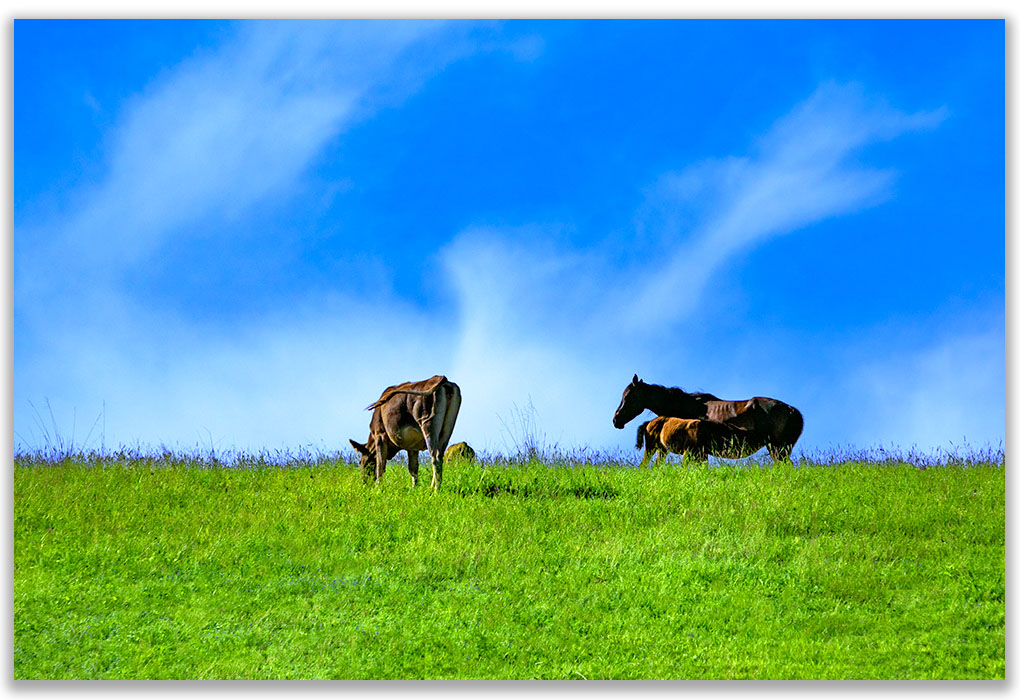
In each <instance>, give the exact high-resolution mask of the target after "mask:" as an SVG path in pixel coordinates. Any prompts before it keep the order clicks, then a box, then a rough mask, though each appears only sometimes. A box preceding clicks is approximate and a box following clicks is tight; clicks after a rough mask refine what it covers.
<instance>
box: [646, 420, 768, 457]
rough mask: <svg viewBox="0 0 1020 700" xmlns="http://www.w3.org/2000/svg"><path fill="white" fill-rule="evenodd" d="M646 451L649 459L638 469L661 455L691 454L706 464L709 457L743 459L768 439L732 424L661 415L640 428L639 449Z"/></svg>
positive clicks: (763, 444) (762, 445)
mask: <svg viewBox="0 0 1020 700" xmlns="http://www.w3.org/2000/svg"><path fill="white" fill-rule="evenodd" d="M642 446H644V448H645V457H644V459H642V460H641V464H640V465H638V466H641V467H643V466H645V465H646V464H648V462H649V461H651V459H652V458H653V457H655V455H656V454H657V453H658V454H660V455H665V453H667V452H672V453H674V454H678V455H683V456H684V457H686V456H687V455H690V456H691V457H692V458H694V459H696V460H698V461H701V462H704V461H705V460H706V459H707V458H708V455H710V454H711V455H716V456H717V457H725V458H726V459H740V458H741V457H747V456H749V455H753V454H754V453H755V452H757V451H758V450H760V449H761V448H762V447H764V446H765V436H764V435H762V434H760V433H757V432H755V431H753V430H747V429H746V428H737V427H736V426H732V425H729V424H728V423H718V422H716V421H714V420H703V419H700V418H667V417H665V416H659V417H658V418H654V419H652V420H650V421H645V422H644V423H642V424H641V425H639V426H638V429H637V448H638V449H641V447H642Z"/></svg>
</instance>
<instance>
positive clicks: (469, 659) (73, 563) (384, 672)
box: [14, 455, 1005, 679]
mask: <svg viewBox="0 0 1020 700" xmlns="http://www.w3.org/2000/svg"><path fill="white" fill-rule="evenodd" d="M14 467H15V469H14V677H15V678H16V679H26V678H197V679H210V678H345V679H347V678H575V679H577V678H587V679H602V678H661V679H673V678H758V679H763V678H777V679H791V678H883V679H886V678H888V679H891V678H909V679H924V678H1003V677H1004V676H1005V604H1004V598H1005V467H1004V459H1003V458H1002V457H1001V456H1000V457H999V459H998V460H993V461H991V462H988V463H981V462H978V463H970V464H957V465H949V466H939V467H931V468H920V467H918V466H917V465H912V464H903V463H900V464H897V463H895V462H886V463H874V462H869V463H865V462H855V461H848V462H843V463H832V464H811V463H806V462H802V463H801V464H799V465H790V464H780V465H775V466H771V465H769V466H732V465H730V466H725V465H722V466H720V465H716V466H711V465H704V464H702V465H693V466H684V467H680V466H677V465H670V464H666V465H661V466H658V467H655V468H653V469H649V470H636V469H633V468H629V467H627V466H624V465H620V464H612V463H609V464H604V465H599V464H587V465H583V464H582V465H578V464H574V465H572V466H570V465H565V464H563V463H556V462H552V463H543V462H540V461H532V462H525V463H520V464H512V463H511V464H507V463H504V464H490V465H488V466H486V467H480V466H478V465H468V464H455V465H449V466H448V467H447V469H446V472H445V475H444V476H445V479H444V484H443V491H442V492H441V493H439V494H433V493H431V492H430V491H429V490H428V489H427V488H420V489H418V490H417V491H412V490H411V489H410V486H409V480H408V476H407V472H406V470H405V469H404V468H402V467H400V466H399V465H396V464H393V465H391V466H390V469H389V470H388V472H387V475H386V479H385V481H384V482H383V484H382V486H381V487H378V488H377V487H371V486H369V487H366V486H365V485H363V484H362V482H361V477H360V474H359V473H358V472H357V470H356V469H355V468H354V467H353V466H351V465H348V464H345V463H343V462H341V461H336V460H331V459H329V458H319V459H315V460H300V459H298V460H291V461H288V462H285V463H284V464H282V465H274V464H272V463H270V462H268V461H265V460H259V459H251V460H247V461H245V460H240V461H238V462H236V463H235V464H234V465H233V466H231V467H229V468H228V467H225V466H223V465H221V464H219V463H217V462H215V461H212V462H211V461H210V460H208V459H205V460H203V459H198V458H194V459H192V458H179V457H174V456H172V455H163V456H155V457H144V456H137V455H135V456H120V457H118V456H107V457H103V458H90V459H85V458H70V459H63V460H50V459H42V458H38V457H31V456H25V455H21V456H18V457H16V458H15V464H14ZM427 469H428V467H427V465H426V464H423V470H427ZM423 473H426V474H427V471H424V472H423ZM423 481H427V479H423Z"/></svg>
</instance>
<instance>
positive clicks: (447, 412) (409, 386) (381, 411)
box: [350, 375, 460, 491]
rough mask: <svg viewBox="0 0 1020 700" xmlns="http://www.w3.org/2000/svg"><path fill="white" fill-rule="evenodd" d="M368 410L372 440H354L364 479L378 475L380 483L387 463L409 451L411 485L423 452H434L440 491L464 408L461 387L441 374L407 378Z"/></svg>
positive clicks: (434, 476)
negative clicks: (415, 379) (448, 450)
mask: <svg viewBox="0 0 1020 700" xmlns="http://www.w3.org/2000/svg"><path fill="white" fill-rule="evenodd" d="M366 410H370V411H372V421H371V423H369V435H368V441H367V442H366V443H365V444H364V445H362V444H361V443H359V442H355V441H354V440H351V441H350V442H351V445H352V446H353V447H354V449H356V450H357V451H358V452H360V453H361V471H362V474H363V475H364V478H365V480H366V481H367V480H368V479H370V478H371V477H372V475H373V474H374V475H375V480H376V483H378V482H379V480H380V479H382V477H383V473H384V472H385V471H386V462H387V461H389V460H390V459H392V458H393V456H394V455H396V454H397V452H399V451H400V450H407V471H409V472H410V473H411V485H412V486H417V485H418V452H419V451H420V450H428V451H429V454H430V455H431V456H432V488H433V489H435V490H436V491H438V490H439V487H440V486H441V485H442V482H443V454H444V453H445V452H446V446H447V445H449V444H450V436H451V435H452V434H453V426H454V424H455V423H456V422H457V413H458V412H459V411H460V387H459V386H457V385H456V384H454V383H453V382H451V381H450V380H448V379H447V378H446V377H443V376H441V375H436V376H434V377H432V378H431V379H426V380H424V381H420V382H404V383H403V384H397V385H395V386H391V387H388V388H387V389H386V390H385V391H384V392H383V393H382V396H380V397H379V400H378V401H376V402H375V403H373V404H372V405H371V406H369V407H368V408H367V409H366Z"/></svg>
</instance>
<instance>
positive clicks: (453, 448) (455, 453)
mask: <svg viewBox="0 0 1020 700" xmlns="http://www.w3.org/2000/svg"><path fill="white" fill-rule="evenodd" d="M443 459H444V460H447V461H450V460H461V461H464V462H474V461H475V460H476V459H477V457H475V451H474V450H473V449H471V445H469V444H467V443H466V442H458V443H457V444H456V445H450V446H449V447H448V448H447V450H446V454H445V455H444V456H443Z"/></svg>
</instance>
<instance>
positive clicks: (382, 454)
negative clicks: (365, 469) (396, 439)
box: [375, 440, 386, 484]
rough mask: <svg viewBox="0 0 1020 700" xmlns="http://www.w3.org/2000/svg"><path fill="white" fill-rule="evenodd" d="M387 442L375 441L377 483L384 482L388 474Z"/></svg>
mask: <svg viewBox="0 0 1020 700" xmlns="http://www.w3.org/2000/svg"><path fill="white" fill-rule="evenodd" d="M384 442H385V440H376V441H375V483H377V484H378V483H379V482H380V481H382V477H383V474H385V473H386V445H385V444H383V443H384Z"/></svg>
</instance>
